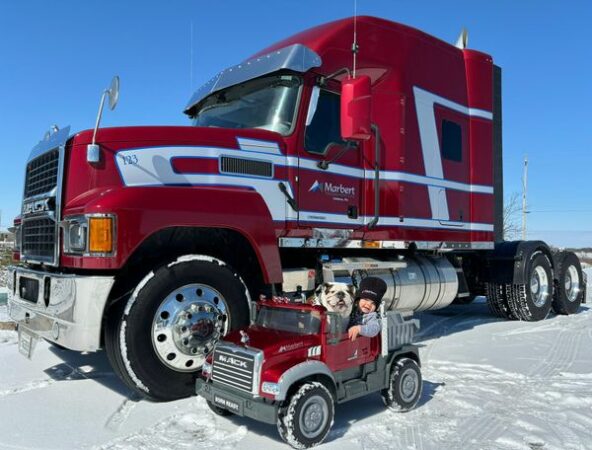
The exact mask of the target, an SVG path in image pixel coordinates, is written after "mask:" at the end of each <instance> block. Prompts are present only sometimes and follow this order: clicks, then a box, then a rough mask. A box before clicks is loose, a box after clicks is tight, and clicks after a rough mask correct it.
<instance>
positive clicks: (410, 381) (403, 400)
mask: <svg viewBox="0 0 592 450" xmlns="http://www.w3.org/2000/svg"><path fill="white" fill-rule="evenodd" d="M421 391H422V379H421V370H420V368H419V365H418V364H417V362H415V361H414V360H412V359H411V358H401V359H399V360H398V361H396V362H395V363H394V364H393V365H392V368H391V376H390V378H389V386H388V388H386V389H383V390H382V391H381V392H380V395H381V397H382V401H383V402H384V404H385V405H386V406H387V407H388V408H389V409H391V410H393V411H396V412H403V411H409V410H410V409H412V408H413V407H414V406H415V405H416V404H417V402H418V401H419V398H420V397H421Z"/></svg>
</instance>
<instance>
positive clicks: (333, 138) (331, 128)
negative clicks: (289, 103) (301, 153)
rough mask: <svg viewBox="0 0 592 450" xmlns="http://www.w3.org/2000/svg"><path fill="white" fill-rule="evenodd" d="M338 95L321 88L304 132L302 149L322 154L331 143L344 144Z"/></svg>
mask: <svg viewBox="0 0 592 450" xmlns="http://www.w3.org/2000/svg"><path fill="white" fill-rule="evenodd" d="M340 106H341V105H340V97H339V95H338V94H335V93H334V92H330V91H326V90H324V89H321V90H320V92H319V94H318V100H317V107H316V110H315V111H314V115H313V117H312V120H311V121H310V124H308V125H307V127H306V132H305V134H304V149H305V150H306V151H307V152H310V153H316V154H321V155H322V154H324V153H325V150H326V148H327V146H328V145H329V144H331V143H336V144H345V142H344V141H343V140H342V139H341V120H340Z"/></svg>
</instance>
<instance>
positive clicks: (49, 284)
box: [8, 266, 115, 351]
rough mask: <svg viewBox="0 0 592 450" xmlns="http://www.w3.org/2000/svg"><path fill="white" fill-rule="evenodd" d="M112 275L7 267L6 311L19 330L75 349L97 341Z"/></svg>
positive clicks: (93, 347)
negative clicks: (76, 273) (63, 272)
mask: <svg viewBox="0 0 592 450" xmlns="http://www.w3.org/2000/svg"><path fill="white" fill-rule="evenodd" d="M114 281H115V279H114V277H108V276H100V277H99V276H97V277H95V276H80V275H72V274H60V273H52V272H44V271H41V270H31V269H26V268H23V267H15V266H12V267H9V268H8V314H9V315H10V317H11V318H12V320H14V321H15V322H16V323H17V324H18V327H19V332H25V333H27V334H28V335H31V336H34V337H38V338H43V339H47V340H48V341H51V342H54V343H56V344H59V345H61V346H63V347H66V348H69V349H71V350H77V351H96V350H98V349H99V347H100V345H101V322H102V319H103V311H104V309H105V304H106V303H107V299H108V296H109V292H110V291H111V287H112V286H113V283H114Z"/></svg>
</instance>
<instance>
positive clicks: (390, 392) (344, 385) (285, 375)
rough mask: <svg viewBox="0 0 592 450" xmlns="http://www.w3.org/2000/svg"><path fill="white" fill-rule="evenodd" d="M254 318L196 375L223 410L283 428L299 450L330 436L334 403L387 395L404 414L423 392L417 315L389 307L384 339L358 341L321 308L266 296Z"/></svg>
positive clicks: (210, 400) (384, 317)
mask: <svg viewBox="0 0 592 450" xmlns="http://www.w3.org/2000/svg"><path fill="white" fill-rule="evenodd" d="M254 319H255V320H254V321H253V324H252V325H251V326H250V327H248V328H246V329H244V330H238V331H233V332H231V333H230V334H229V335H227V336H225V337H224V340H223V341H220V342H218V343H217V344H216V346H215V347H214V350H213V352H212V353H211V354H210V355H208V357H207V358H206V362H205V363H204V365H203V367H202V374H203V378H198V379H197V380H196V391H197V393H198V395H200V396H202V397H204V398H205V399H206V400H207V402H208V405H209V406H210V408H211V409H212V410H213V411H214V412H215V413H216V414H219V415H223V416H224V415H229V414H237V415H240V416H246V417H251V418H253V419H255V420H259V421H261V422H265V423H269V424H272V425H277V428H278V432H279V433H280V436H281V437H282V439H284V441H286V442H287V443H288V444H290V445H292V447H294V448H308V447H312V446H314V445H317V444H320V443H321V442H322V441H323V440H324V439H325V437H326V436H327V434H329V431H330V430H331V425H332V424H333V415H334V404H335V403H344V402H347V401H350V400H354V399H356V398H360V397H362V396H365V395H368V394H371V393H373V392H380V395H381V397H382V401H383V403H384V404H385V405H386V406H388V407H390V408H391V409H393V410H395V411H401V412H403V411H408V410H410V409H411V408H413V407H414V406H415V405H416V404H417V402H418V401H419V398H420V397H421V391H422V377H421V370H420V361H419V351H418V348H417V347H416V346H415V345H412V344H411V342H412V340H413V336H414V335H415V331H416V330H417V329H418V328H419V324H418V321H417V320H416V319H412V320H405V319H404V318H403V317H402V316H401V314H400V313H398V312H396V311H388V312H386V313H383V314H382V319H381V321H382V329H381V333H380V334H379V335H378V336H374V337H372V338H370V337H365V336H359V337H358V338H357V339H355V340H353V341H352V340H350V339H349V336H348V335H347V333H344V332H343V330H344V327H343V323H344V319H343V317H341V316H340V315H339V314H337V313H334V312H327V311H326V310H325V308H324V307H322V306H311V305H305V304H304V305H303V304H297V303H275V302H273V301H262V302H260V303H259V304H257V305H256V314H255V317H254Z"/></svg>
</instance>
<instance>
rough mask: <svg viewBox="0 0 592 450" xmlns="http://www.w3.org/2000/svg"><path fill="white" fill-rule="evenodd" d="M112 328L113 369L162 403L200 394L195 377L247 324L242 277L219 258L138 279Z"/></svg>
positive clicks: (174, 265) (108, 339)
mask: <svg viewBox="0 0 592 450" xmlns="http://www.w3.org/2000/svg"><path fill="white" fill-rule="evenodd" d="M113 315H115V317H111V320H110V322H111V323H110V324H108V326H107V327H106V333H105V347H106V349H107V353H108V355H109V359H110V361H111V362H112V364H113V365H114V370H115V372H116V373H117V374H118V375H120V376H121V378H122V379H123V381H124V382H125V383H126V384H127V385H128V386H130V387H131V388H132V389H133V390H135V391H137V392H138V393H140V394H142V395H143V396H145V397H148V398H150V399H152V400H156V401H169V400H175V399H178V398H183V397H188V396H190V395H194V394H195V392H194V389H195V387H194V381H195V373H196V372H197V371H198V370H199V368H200V367H201V365H202V364H203V362H204V360H205V356H206V355H207V354H208V353H209V352H210V351H211V350H212V348H213V346H214V344H215V343H216V342H217V341H218V339H219V338H220V337H222V336H224V335H225V334H226V333H228V332H229V331H230V330H232V329H236V328H240V327H242V326H244V325H246V324H247V323H248V317H249V311H248V298H247V294H246V288H245V286H244V284H243V283H242V281H241V280H240V278H239V277H238V276H236V275H235V274H234V273H233V272H232V271H231V270H230V269H229V268H228V267H227V266H224V265H223V264H221V263H220V262H219V261H217V260H214V259H210V260H187V261H181V262H175V263H172V264H169V265H167V266H163V267H161V268H159V269H158V270H156V271H155V272H151V273H150V274H149V275H148V276H147V277H146V278H144V280H142V281H141V282H140V284H139V285H138V287H136V289H135V290H134V292H133V293H132V295H131V297H130V298H129V299H128V300H127V303H124V304H122V305H121V306H120V307H119V311H117V310H116V312H115V314H113Z"/></svg>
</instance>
